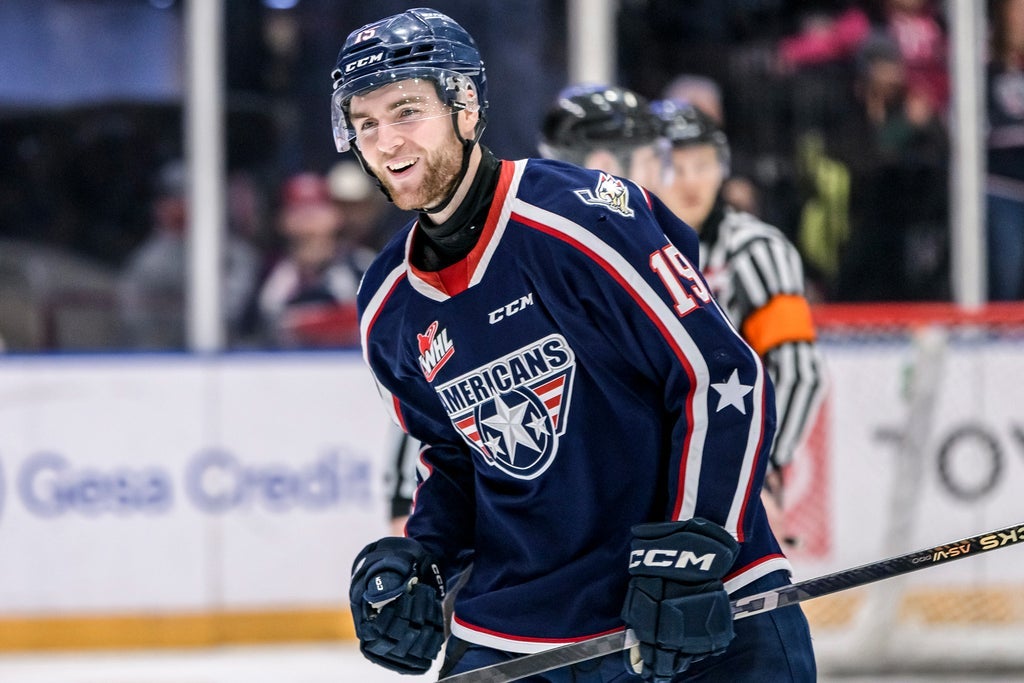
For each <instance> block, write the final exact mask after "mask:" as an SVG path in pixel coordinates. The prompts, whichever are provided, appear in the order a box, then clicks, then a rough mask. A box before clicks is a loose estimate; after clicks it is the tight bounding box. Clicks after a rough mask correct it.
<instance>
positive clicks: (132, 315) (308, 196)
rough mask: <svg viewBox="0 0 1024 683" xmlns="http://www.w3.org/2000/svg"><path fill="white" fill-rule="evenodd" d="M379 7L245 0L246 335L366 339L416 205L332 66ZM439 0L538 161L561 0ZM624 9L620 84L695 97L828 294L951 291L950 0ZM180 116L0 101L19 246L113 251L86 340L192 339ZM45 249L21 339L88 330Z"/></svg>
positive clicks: (1002, 151)
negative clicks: (382, 164)
mask: <svg viewBox="0 0 1024 683" xmlns="http://www.w3.org/2000/svg"><path fill="white" fill-rule="evenodd" d="M107 1H108V2H115V1H116V0H107ZM370 4H371V5H372V11H371V10H367V9H366V7H364V5H365V3H358V2H354V1H352V2H348V1H345V2H336V1H334V0H301V1H300V2H299V3H297V4H296V5H295V7H294V8H292V9H289V10H272V9H268V8H267V7H265V6H261V5H260V3H231V2H229V3H227V7H228V14H227V17H226V21H227V23H228V28H229V29H231V30H228V31H227V36H228V44H227V45H226V47H225V49H226V54H227V58H228V60H227V81H228V99H227V102H228V112H227V115H226V120H227V127H226V128H227V131H228V141H227V142H228V149H227V158H228V166H229V168H228V198H227V209H228V210H227V213H228V216H227V226H226V232H225V234H226V235H227V245H228V246H227V248H226V250H225V259H226V263H225V273H226V276H225V282H224V292H223V294H224V303H225V314H226V316H227V323H228V326H229V337H230V341H229V343H230V345H231V346H232V347H245V348H268V347H269V348H311V347H312V348H323V347H332V346H351V345H352V344H354V343H356V340H355V337H354V336H353V334H352V330H350V329H348V330H346V329H343V328H345V321H346V320H349V321H350V320H351V318H352V311H351V303H352V302H351V299H352V296H353V295H354V287H355V283H356V282H358V276H359V275H360V273H361V270H362V269H363V268H365V264H366V261H367V259H368V258H370V257H371V256H372V254H373V252H375V251H376V250H377V249H379V248H380V247H381V246H382V245H383V243H384V242H385V241H386V240H387V239H388V238H389V237H390V235H391V234H392V232H393V231H394V230H395V229H397V228H398V227H399V226H401V225H402V224H403V223H404V221H405V220H406V217H405V216H403V215H401V214H400V213H399V212H397V211H395V210H394V207H392V206H391V205H389V204H388V203H387V201H386V199H384V197H383V196H382V195H381V193H380V192H378V191H377V188H376V187H375V186H374V184H373V182H372V181H371V180H370V179H369V178H366V177H365V176H363V175H362V174H361V171H360V169H359V168H358V166H357V165H356V164H355V161H354V160H353V159H352V158H351V155H343V156H340V157H339V156H338V155H337V154H336V153H335V152H334V149H333V145H332V144H331V140H330V122H329V120H328V116H329V114H328V106H327V100H328V94H329V91H330V83H329V82H328V81H329V78H328V75H327V74H329V72H330V68H331V66H332V65H333V60H334V57H335V55H334V53H333V51H334V50H336V48H337V42H338V36H341V35H345V34H346V33H347V32H348V31H350V30H351V29H352V28H353V26H358V25H361V23H365V21H368V20H370V19H372V18H375V17H377V16H383V15H385V14H388V13H389V12H391V11H392V10H394V11H401V10H403V9H405V8H406V7H407V6H408V3H407V2H397V1H395V2H393V1H391V0H381V2H375V3H370ZM427 4H431V3H427ZM179 5H180V3H179ZM246 5H248V6H250V7H249V9H248V10H247V9H245V8H244V7H243V6H246ZM513 5H514V7H513ZM433 6H435V7H437V9H439V10H441V11H444V12H446V13H449V14H450V15H452V16H455V17H458V18H459V19H460V20H461V21H463V24H464V25H465V26H466V27H467V29H469V30H470V32H471V33H473V34H474V35H476V36H478V37H481V39H482V42H483V43H484V44H485V45H486V46H487V48H486V50H485V53H484V59H485V62H486V63H487V65H488V77H489V78H490V79H492V80H493V81H494V82H501V83H502V87H501V88H494V89H493V91H494V93H495V94H494V98H495V99H494V100H493V101H492V102H491V106H490V112H491V117H492V122H493V123H494V124H495V125H494V126H493V130H489V132H488V135H487V137H486V138H485V141H486V144H488V146H490V147H491V148H492V149H494V150H495V152H496V153H498V154H499V155H501V156H504V157H507V158H518V157H525V156H536V155H537V141H538V130H539V127H540V121H541V117H542V116H543V113H544V110H545V108H546V107H547V106H548V104H549V103H550V102H551V101H552V98H553V97H554V96H555V94H556V93H557V92H558V91H559V90H560V89H561V88H562V87H563V86H565V85H566V83H567V71H566V60H567V55H566V54H565V45H566V42H567V41H566V39H565V34H566V30H567V28H566V23H565V21H566V19H565V17H566V2H565V0H527V1H526V2H523V3H520V2H517V3H479V2H475V1H473V0H436V2H434V3H433ZM342 8H344V11H342ZM618 8H619V9H618V14H617V22H618V35H617V49H618V64H619V73H618V78H619V81H620V84H621V85H623V86H626V87H629V88H631V89H633V90H635V91H636V92H638V93H640V94H642V95H644V96H646V97H648V98H650V99H651V100H657V99H662V98H683V99H686V100H688V101H690V102H692V103H693V104H695V105H697V106H699V107H702V108H704V110H705V111H706V113H708V115H709V116H711V117H712V118H714V119H715V120H716V121H717V122H718V124H719V125H720V126H722V127H723V129H724V130H725V131H726V132H727V134H728V136H729V140H730V142H731V148H732V161H731V163H732V169H731V171H732V176H731V178H730V180H729V185H728V186H727V188H726V189H725V190H723V191H724V192H725V195H726V197H727V198H728V199H729V201H730V202H731V203H733V204H734V205H736V206H738V207H740V208H742V209H743V210H746V211H750V212H751V213H754V214H756V215H758V216H759V217H761V218H763V219H764V220H765V221H767V222H769V223H771V224H772V225H775V226H778V227H779V228H780V229H781V230H782V231H783V232H784V233H785V234H786V236H787V237H788V238H789V239H790V240H792V242H793V243H794V244H795V245H796V246H797V248H798V249H799V251H800V254H801V256H802V258H803V260H804V265H805V271H806V276H807V279H808V296H809V298H810V299H811V300H812V302H832V301H915V300H917V301H920V300H939V301H942V300H946V301H948V300H949V299H950V298H951V296H952V292H951V286H950V240H949V232H950V230H949V223H950V217H949V190H948V183H949V164H950V121H949V101H950V82H949V76H948V73H949V72H948V63H947V61H948V59H949V44H948V43H949V34H948V24H947V16H946V3H945V2H943V0H828V1H825V0H817V1H816V0H802V1H797V0H743V1H742V2H740V1H733V0H693V1H689V2H678V0H620V2H619V3H618ZM179 9H180V8H179ZM987 10H988V14H987V16H988V21H989V29H990V31H989V33H990V36H991V38H992V40H991V41H990V43H989V45H990V47H989V49H988V50H987V53H986V55H987V60H988V65H989V66H988V79H987V88H986V94H987V98H986V102H987V106H988V112H989V118H990V121H989V123H990V126H991V132H992V136H991V138H990V140H991V143H992V146H993V149H992V150H991V153H990V156H989V171H990V172H991V177H990V179H989V180H990V182H989V185H988V188H987V189H988V193H987V198H988V201H989V210H990V217H989V228H990V234H989V241H990V243H989V253H990V257H991V258H990V262H989V274H990V276H991V287H990V291H989V295H990V297H991V298H992V299H1022V298H1024V281H1022V280H1024V277H1022V276H1021V273H1024V217H1022V216H1024V189H1022V188H1024V176H1022V169H1024V160H1022V159H1024V76H1022V73H1024V18H1022V17H1024V0H990V1H989V2H988V5H987ZM364 15H365V16H364ZM526 17H529V20H528V21H525V20H524V18H526ZM502 45H504V46H506V48H507V49H506V50H505V51H497V52H496V50H498V48H499V46H502ZM488 50H489V51H490V52H488ZM498 97H501V98H502V100H501V101H497V98H498ZM181 123H182V120H181V109H180V106H176V105H174V104H170V105H169V104H166V103H164V104H144V103H125V102H117V103H109V104H104V105H90V106H85V107H69V108H58V109H52V110H46V111H31V112H24V111H18V110H17V109H16V108H7V109H3V110H0V245H7V249H6V250H7V252H8V253H9V254H12V253H14V251H13V248H12V247H11V245H15V244H16V245H19V248H22V247H24V245H35V246H38V247H39V249H40V250H41V252H40V253H43V251H44V250H46V249H50V250H56V251H57V252H63V253H69V254H73V255H74V256H75V258H80V259H84V260H86V261H88V262H90V263H91V264H93V266H94V268H93V270H94V271H95V273H96V277H93V278H92V280H91V281H90V285H89V290H90V291H91V292H93V293H94V296H91V297H86V298H87V299H88V305H89V307H91V308H93V309H96V308H99V309H103V308H104V307H107V308H109V309H110V311H111V316H112V318H113V319H112V320H110V321H107V324H108V325H109V328H110V329H111V333H110V334H109V335H108V337H107V338H106V339H104V340H101V341H99V342H96V341H93V339H94V337H89V336H88V335H84V336H82V335H79V336H78V337H77V338H78V339H89V340H90V342H89V343H90V344H92V345H96V344H99V345H100V346H107V347H109V348H138V349H180V348H183V344H184V343H185V342H184V336H183V334H184V332H183V330H184V327H183V318H182V316H183V310H184V309H183V306H184V295H183V288H184V277H185V275H184V273H185V264H184V246H183V244H184V243H183V237H184V233H183V230H184V228H183V225H184V221H185V218H186V216H187V207H186V206H184V197H183V195H181V194H180V189H181V182H182V178H183V174H184V173H185V169H183V168H182V167H181V165H180V160H181V159H182V157H183V156H184V155H183V143H182V139H181ZM987 130H989V129H988V128H987ZM492 132H493V135H492ZM175 192H178V194H177V195H175ZM4 250H5V247H4V246H0V252H3V251H4ZM19 253H20V252H19ZM26 265H27V264H26V261H25V259H20V260H19V259H7V260H5V259H4V257H3V254H2V253H0V299H5V298H9V297H11V296H15V295H17V296H22V297H28V299H29V300H32V301H35V302H36V303H38V308H39V309H40V310H41V311H43V313H40V314H39V315H37V316H35V318H33V319H32V320H30V321H29V322H28V323H26V324H28V325H31V326H32V330H31V332H30V333H26V332H23V331H22V332H15V331H11V330H5V329H3V326H4V322H3V321H0V338H7V339H8V340H9V343H8V346H9V347H10V348H12V349H17V348H23V349H25V350H37V349H61V348H75V347H76V342H75V339H76V335H75V334H74V333H68V334H59V333H58V332H56V330H59V329H60V328H61V324H62V323H61V321H62V320H63V318H61V316H62V315H63V314H64V313H66V312H67V310H68V309H69V308H75V306H78V304H77V303H76V302H80V301H81V300H82V299H83V297H82V291H78V292H77V296H76V297H72V298H71V299H68V298H63V299H62V298H57V299H55V298H54V297H55V296H56V295H55V294H54V292H58V291H59V292H66V291H67V290H68V289H69V287H68V286H66V285H69V284H70V285H71V287H70V289H74V283H68V282H61V281H60V278H61V275H60V273H59V272H56V271H53V272H51V271H47V270H46V268H41V272H42V271H45V272H47V273H49V274H47V275H45V276H39V277H36V278H35V279H32V278H30V277H28V276H26V275H25V273H24V272H23V271H25V270H26ZM66 272H71V271H70V270H68V271H66ZM40 278H41V279H42V280H43V281H46V283H47V284H46V286H45V287H40V286H39V285H38V284H37V283H38V282H39V281H40ZM157 280H162V282H156V281H157ZM55 283H56V284H59V285H61V286H60V287H58V286H55ZM97 283H99V284H97ZM147 287H148V288H150V289H147ZM79 289H80V288H79ZM33 297H35V298H33ZM149 297H152V298H149ZM37 299H38V300H37ZM155 302H160V303H159V304H157V303H155ZM78 307H79V308H81V306H78ZM0 310H2V308H0ZM147 316H148V317H147ZM156 322H161V324H156ZM15 339H16V340H18V343H16V344H12V343H10V340H15ZM79 345H84V343H83V344H79Z"/></svg>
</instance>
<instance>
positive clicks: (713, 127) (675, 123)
mask: <svg viewBox="0 0 1024 683" xmlns="http://www.w3.org/2000/svg"><path fill="white" fill-rule="evenodd" d="M651 111H652V112H654V115H655V116H657V117H658V119H659V120H660V121H661V134H662V135H663V136H664V137H665V139H666V140H668V142H669V144H671V145H672V147H690V146H693V145H711V146H713V147H714V148H715V151H716V152H717V154H718V160H719V161H720V162H721V163H722V164H723V166H724V167H725V168H726V169H728V168H729V156H730V152H729V140H728V138H727V137H726V136H725V133H724V132H723V131H722V129H721V128H719V127H718V125H717V124H716V123H715V122H714V120H713V119H712V118H711V117H710V116H708V115H707V114H705V113H704V112H702V111H701V110H700V109H698V108H697V107H695V106H693V105H692V104H690V103H689V102H682V101H680V100H657V101H655V102H652V103H651Z"/></svg>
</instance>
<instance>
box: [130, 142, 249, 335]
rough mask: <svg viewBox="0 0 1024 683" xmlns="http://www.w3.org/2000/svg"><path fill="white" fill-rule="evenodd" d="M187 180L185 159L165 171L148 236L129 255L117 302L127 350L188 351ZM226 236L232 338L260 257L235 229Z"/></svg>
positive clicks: (225, 280) (224, 283) (227, 299)
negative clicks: (234, 231) (186, 344)
mask: <svg viewBox="0 0 1024 683" xmlns="http://www.w3.org/2000/svg"><path fill="white" fill-rule="evenodd" d="M187 181H188V168H187V166H186V165H185V163H184V162H183V161H181V160H174V161H171V162H168V163H166V164H165V165H164V166H163V167H162V168H161V169H160V171H159V173H158V177H157V183H156V188H155V196H154V198H153V200H152V205H151V211H152V227H151V229H150V233H149V236H148V237H147V238H146V240H145V241H144V242H143V243H142V244H141V245H139V246H138V247H137V248H136V250H135V251H134V252H132V253H131V254H130V255H129V257H128V261H127V263H126V264H125V266H124V268H123V269H122V271H121V273H120V276H119V282H118V302H119V309H120V313H121V319H122V326H123V334H124V338H123V343H124V345H125V346H127V347H128V348H138V349H163V350H166V349H183V348H185V343H186V338H185V310H186V284H185V275H186V261H187V258H188V249H187V242H186V229H187V227H188V222H189V210H188V199H187V197H186V186H187ZM226 232H227V234H226V235H225V240H224V270H223V280H222V282H221V285H222V296H223V307H224V318H225V322H226V325H227V327H228V330H229V336H231V334H232V333H233V331H235V330H237V329H238V326H239V323H240V320H241V317H242V314H243V312H244V310H245V304H246V301H248V299H249V297H250V296H251V293H252V290H253V288H254V286H255V282H256V275H257V272H258V268H259V253H258V251H257V250H256V248H255V247H254V246H253V245H252V244H250V243H249V242H248V241H246V240H245V239H243V238H241V237H240V236H238V235H237V234H234V233H233V232H232V231H231V230H226Z"/></svg>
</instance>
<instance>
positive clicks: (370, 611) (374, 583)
mask: <svg viewBox="0 0 1024 683" xmlns="http://www.w3.org/2000/svg"><path fill="white" fill-rule="evenodd" d="M443 597H444V579H443V578H442V577H441V572H440V571H439V570H438V568H437V565H436V564H435V563H434V562H433V561H432V560H431V559H430V558H429V557H428V556H427V554H426V552H425V551H424V549H423V546H421V545H420V544H419V542H417V541H415V540H413V539H411V538H399V537H388V538H383V539H381V540H379V541H377V542H375V543H371V544H370V545H368V546H366V547H365V548H363V550H362V552H360V553H359V555H358V556H357V557H356V559H355V562H354V563H353V566H352V584H351V587H350V588H349V604H350V605H351V607H352V620H353V621H354V622H355V627H356V636H357V637H358V638H359V650H360V651H361V652H362V653H363V655H364V656H365V657H366V658H367V659H369V660H370V661H372V662H376V663H377V664H380V665H381V666H385V667H387V668H389V669H392V670H393V671H398V672H399V673H403V674H421V673H425V672H426V671H428V670H429V669H430V666H431V665H432V664H433V661H434V658H435V657H437V653H438V652H439V651H440V650H441V644H442V642H443V641H444V611H443V609H442V607H441V600H442V598H443Z"/></svg>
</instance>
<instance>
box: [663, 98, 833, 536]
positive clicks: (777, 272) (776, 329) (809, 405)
mask: <svg viewBox="0 0 1024 683" xmlns="http://www.w3.org/2000/svg"><path fill="white" fill-rule="evenodd" d="M651 110H652V111H653V112H654V113H655V115H656V116H657V117H658V118H659V119H660V120H661V121H662V124H663V128H662V132H663V134H664V135H665V137H666V139H667V140H668V141H669V143H670V145H671V153H670V154H671V156H670V167H669V168H670V170H669V173H668V177H667V180H666V182H665V185H664V186H663V187H661V188H660V196H661V197H662V199H664V201H665V203H666V204H667V205H668V206H669V208H671V209H672V210H673V211H674V212H675V213H676V215H677V216H679V217H680V218H682V219H683V220H684V221H686V222H687V223H688V224H689V225H691V226H693V228H694V229H696V230H697V232H698V233H699V234H700V245H701V250H700V268H701V271H702V272H703V273H704V276H705V277H706V278H707V281H708V284H709V285H711V291H712V293H713V294H714V295H715V298H717V299H718V302H719V304H721V306H722V307H723V308H724V309H725V312H726V314H727V315H728V316H729V319H730V320H732V322H733V324H734V325H735V326H736V328H737V329H738V330H739V331H740V333H741V334H742V335H743V338H744V339H746V340H747V343H749V344H750V345H751V346H752V347H753V348H754V350H755V351H757V352H758V354H760V356H761V357H762V358H763V359H764V362H765V366H766V367H767V369H768V374H769V375H770V376H771V378H772V382H773V384H774V387H775V405H776V413H777V419H778V426H777V430H776V434H775V444H774V447H773V448H772V455H771V463H770V466H769V471H768V475H767V477H766V479H765V489H766V491H767V492H768V493H770V494H771V496H772V499H773V500H771V501H769V504H770V505H771V504H774V505H776V506H781V504H782V490H783V488H782V487H783V476H782V473H783V471H784V468H785V467H786V466H787V465H788V464H789V463H790V462H791V461H792V459H793V453H794V451H795V449H796V448H797V446H798V445H799V444H800V443H801V441H802V440H803V439H804V437H805V436H806V433H807V429H808V425H809V424H810V422H811V419H812V418H813V415H814V411H815V409H816V408H817V406H818V404H819V402H820V399H821V396H822V393H823V391H824V371H823V367H822V359H821V355H820V353H819V351H818V349H817V347H816V346H815V331H814V324H813V322H812V320H811V311H810V306H809V305H808V302H807V299H806V297H805V294H804V276H803V265H802V263H801V260H800V254H799V253H798V252H797V250H796V248H795V247H794V246H793V244H792V243H791V242H790V241H789V240H788V239H787V238H786V237H785V235H783V234H782V232H780V231H779V230H778V229H777V228H775V227H772V226H770V225H767V224H766V223H764V222H763V221H761V220H759V219H757V218H755V217H754V216H752V215H750V214H749V213H744V212H742V211H736V210H734V209H732V208H731V207H729V206H727V205H726V203H725V201H724V200H723V198H722V184H723V182H724V181H725V180H726V179H727V178H728V177H729V156H730V152H729V142H728V140H727V139H726V136H725V133H724V132H723V131H722V130H721V129H719V127H718V126H717V125H716V124H715V122H714V121H713V120H712V119H711V118H710V117H709V116H707V115H706V114H705V113H704V112H702V111H701V110H700V109H698V108H697V107H695V106H693V105H691V104H688V103H684V102H679V101H675V100H660V101H657V102H654V103H652V105H651ZM772 522H773V526H775V527H777V528H776V532H777V533H779V534H780V536H782V535H785V530H784V528H783V525H782V518H781V514H773V515H772Z"/></svg>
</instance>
